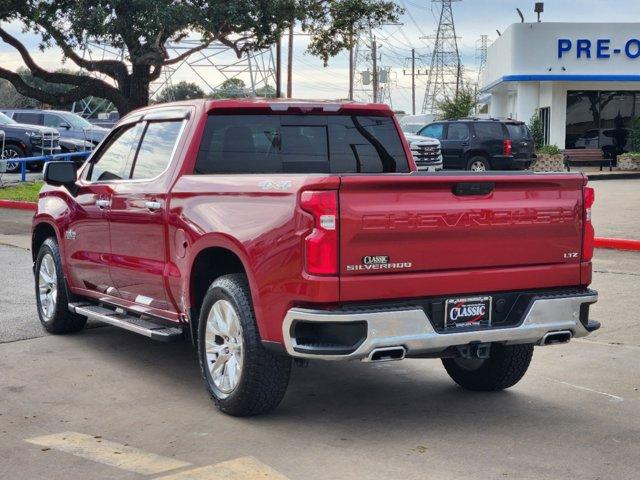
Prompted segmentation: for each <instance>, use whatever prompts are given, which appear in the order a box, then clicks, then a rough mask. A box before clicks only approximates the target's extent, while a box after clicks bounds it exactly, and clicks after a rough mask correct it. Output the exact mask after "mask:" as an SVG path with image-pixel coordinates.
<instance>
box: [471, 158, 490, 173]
mask: <svg viewBox="0 0 640 480" xmlns="http://www.w3.org/2000/svg"><path fill="white" fill-rule="evenodd" d="M470 170H471V171H472V172H486V171H487V169H486V167H485V166H484V163H483V162H478V161H476V162H473V163H472V164H471V168H470Z"/></svg>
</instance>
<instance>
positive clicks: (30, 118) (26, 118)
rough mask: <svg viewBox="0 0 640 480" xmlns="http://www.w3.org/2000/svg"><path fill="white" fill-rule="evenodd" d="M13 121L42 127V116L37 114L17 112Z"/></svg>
mask: <svg viewBox="0 0 640 480" xmlns="http://www.w3.org/2000/svg"><path fill="white" fill-rule="evenodd" d="M13 119H14V120H15V121H16V122H18V123H26V124H28V125H42V114H41V113H35V112H16V113H15V114H14V115H13Z"/></svg>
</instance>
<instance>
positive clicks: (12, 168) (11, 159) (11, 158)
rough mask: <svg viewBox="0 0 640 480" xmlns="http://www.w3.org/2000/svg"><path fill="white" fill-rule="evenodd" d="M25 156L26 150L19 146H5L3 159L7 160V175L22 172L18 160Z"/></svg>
mask: <svg viewBox="0 0 640 480" xmlns="http://www.w3.org/2000/svg"><path fill="white" fill-rule="evenodd" d="M24 156H25V153H24V150H22V149H21V148H20V147H18V146H17V145H5V147H4V150H3V151H2V155H1V157H2V159H3V160H7V173H17V172H19V171H20V166H21V165H20V162H18V161H16V160H17V159H18V158H22V157H24Z"/></svg>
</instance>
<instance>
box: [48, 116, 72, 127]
mask: <svg viewBox="0 0 640 480" xmlns="http://www.w3.org/2000/svg"><path fill="white" fill-rule="evenodd" d="M65 123H67V122H65V121H64V120H63V119H62V118H61V117H59V116H58V115H53V114H51V113H45V114H44V123H43V125H44V126H45V127H51V128H60V125H63V124H65Z"/></svg>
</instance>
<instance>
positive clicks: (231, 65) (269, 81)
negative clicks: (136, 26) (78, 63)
mask: <svg viewBox="0 0 640 480" xmlns="http://www.w3.org/2000/svg"><path fill="white" fill-rule="evenodd" d="M200 43H201V42H200V40H199V39H185V40H182V41H180V42H170V43H167V44H166V49H167V52H169V54H170V55H172V56H178V55H180V54H182V53H184V52H185V51H187V50H189V49H191V48H193V47H195V46H198V45H200ZM82 56H83V58H84V59H87V60H107V59H109V60H119V61H122V59H123V58H124V57H125V56H124V51H123V50H122V49H118V48H115V47H112V46H111V45H108V44H103V43H90V44H89V45H88V46H87V48H85V49H84V51H83V52H82ZM275 70H276V67H275V59H274V55H273V52H272V49H271V48H266V49H263V50H259V51H253V52H249V53H245V54H244V55H242V57H241V58H238V57H237V55H236V54H235V52H233V50H232V49H231V48H229V47H227V46H225V45H223V44H222V43H220V42H214V43H212V44H211V45H209V46H208V47H207V48H205V49H203V50H200V51H198V52H196V53H193V54H192V55H189V56H188V57H187V58H185V59H184V60H182V62H180V63H177V64H175V65H168V66H164V67H163V68H162V72H161V75H160V78H158V79H157V80H156V81H155V82H152V83H151V84H150V85H149V97H150V99H154V98H155V97H157V96H158V95H159V93H160V92H161V91H162V90H164V89H165V88H166V87H168V86H171V85H172V83H173V82H175V81H179V80H188V81H192V80H196V82H197V83H198V84H199V85H200V86H201V87H202V88H203V90H204V91H205V93H207V94H212V93H217V92H219V91H220V90H221V87H222V84H223V83H224V82H225V81H226V80H230V79H238V80H242V81H243V82H244V84H245V88H243V89H242V91H238V92H229V91H227V90H225V92H224V93H226V94H229V93H233V94H234V95H235V96H246V97H255V96H257V95H258V94H267V93H272V92H270V88H268V87H271V89H272V90H273V91H275V85H276V75H275ZM83 73H84V74H87V75H91V76H92V77H95V78H99V79H101V80H105V81H107V82H109V83H113V80H112V79H110V78H109V77H107V76H106V75H102V74H100V73H97V72H88V71H83ZM169 100H171V99H169ZM112 109H113V105H111V102H109V101H108V100H104V99H99V98H97V97H87V98H84V99H82V100H79V101H77V102H74V104H73V107H72V111H74V112H76V113H78V114H79V115H82V116H83V117H92V116H95V113H96V112H100V111H105V110H106V111H108V110H112Z"/></svg>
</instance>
